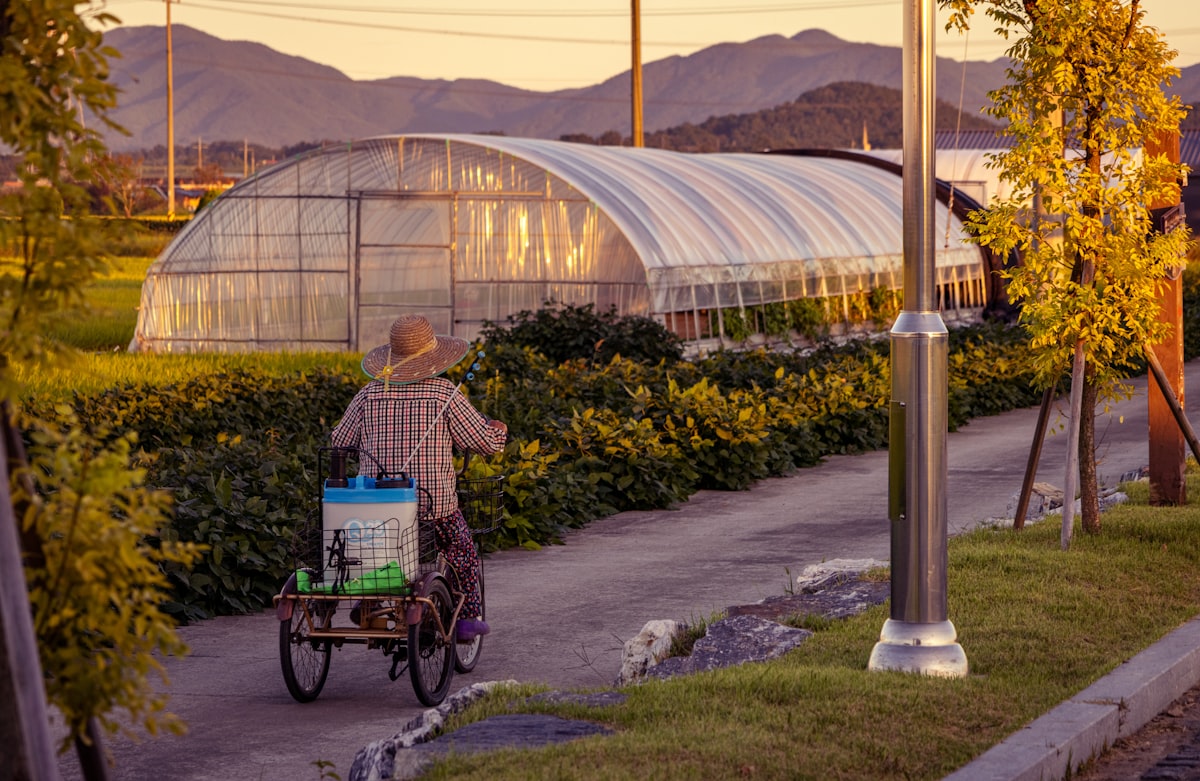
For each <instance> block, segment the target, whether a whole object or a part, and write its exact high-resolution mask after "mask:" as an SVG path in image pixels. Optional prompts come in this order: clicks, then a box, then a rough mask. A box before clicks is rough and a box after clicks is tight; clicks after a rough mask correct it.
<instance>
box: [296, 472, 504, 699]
mask: <svg viewBox="0 0 1200 781" xmlns="http://www.w3.org/2000/svg"><path fill="white" fill-rule="evenodd" d="M369 460H370V458H369V456H368V455H367V454H365V453H361V454H360V453H358V451H356V450H355V449H354V448H322V449H321V450H320V453H319V457H318V470H317V475H318V484H319V485H320V487H321V490H320V496H319V497H318V503H317V512H316V513H315V514H310V516H309V518H308V519H307V520H306V522H305V523H304V524H303V525H302V527H301V528H300V529H299V530H298V532H297V534H296V540H295V544H294V553H295V556H296V569H295V571H294V572H293V573H292V575H291V576H290V577H289V578H288V580H287V582H286V583H285V584H284V586H283V588H282V589H281V591H280V593H279V594H278V595H276V597H275V600H274V601H275V608H276V614H277V617H278V618H279V621H280V624H279V658H280V663H281V666H282V669H283V680H284V683H286V684H287V689H288V692H290V693H291V695H292V697H293V698H295V699H296V700H297V701H299V702H312V701H313V700H315V699H316V698H317V696H318V695H319V694H320V693H321V689H322V688H323V687H324V685H325V679H326V677H327V676H328V674H329V664H330V656H331V654H330V652H331V651H332V649H334V648H341V647H343V646H344V645H348V644H350V645H355V644H357V645H365V646H366V647H367V649H368V650H375V651H380V652H382V654H383V655H384V656H385V657H387V658H389V659H390V660H391V669H390V670H389V672H388V677H389V678H391V679H392V680H393V681H395V680H397V679H398V678H399V677H400V676H401V675H403V673H404V669H405V668H406V667H407V669H408V672H409V677H410V678H411V679H412V685H413V690H414V691H415V692H416V695H417V698H418V699H419V700H420V701H421V703H422V704H424V705H429V706H434V705H438V704H440V703H441V702H442V700H444V699H445V697H446V694H447V692H448V691H449V689H450V682H451V680H452V678H453V676H454V672H455V671H456V670H457V671H458V672H470V671H471V670H472V669H474V668H475V665H476V664H477V663H478V661H479V656H480V652H481V650H482V645H483V637H482V636H476V637H475V638H474V639H472V640H471V641H470V642H456V633H455V627H456V622H457V621H458V619H459V614H460V612H461V611H462V608H463V603H464V601H465V597H464V594H463V589H462V588H461V587H460V585H459V583H460V578H459V574H458V573H456V572H455V571H454V568H453V567H452V566H450V565H449V564H448V563H447V562H446V561H445V559H444V558H442V557H441V556H440V555H439V554H438V552H437V547H436V545H435V543H434V534H433V530H432V528H429V520H430V519H429V518H428V515H429V513H428V512H427V511H426V510H424V509H423V508H426V507H428V504H429V503H428V501H427V497H423V494H422V490H421V487H420V486H418V485H416V481H415V480H413V479H412V478H409V477H407V476H406V475H404V474H397V475H389V474H384V473H381V472H376V474H374V475H373V476H372V475H370V474H363V473H362V472H363V471H364V470H363V468H362V467H363V464H362V463H361V461H369ZM327 461H328V464H329V469H328V477H326V476H325V473H326V470H325V464H326V462H327ZM465 461H466V460H465V459H464V469H463V471H462V472H460V473H459V476H458V483H457V488H458V495H459V506H460V508H461V509H462V511H463V515H464V517H466V519H467V523H468V526H469V527H470V528H471V531H472V533H473V536H476V537H478V536H479V535H482V534H486V533H488V532H491V531H494V530H495V529H496V528H497V526H498V525H499V523H500V522H501V518H502V514H503V495H504V493H503V475H493V476H489V477H483V478H467V477H466V476H465ZM352 462H354V463H358V466H359V469H358V470H357V471H358V472H359V474H357V475H355V476H347V469H348V464H350V463H352ZM368 471H369V470H368ZM477 574H478V579H479V590H480V599H481V602H482V601H483V597H484V593H483V591H484V587H483V563H482V560H480V564H479V571H478V573H477Z"/></svg>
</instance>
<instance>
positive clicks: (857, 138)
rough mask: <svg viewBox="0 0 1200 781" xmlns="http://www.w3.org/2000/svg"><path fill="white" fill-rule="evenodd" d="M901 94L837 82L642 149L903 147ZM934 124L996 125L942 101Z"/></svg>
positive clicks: (605, 139)
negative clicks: (778, 103) (959, 112)
mask: <svg viewBox="0 0 1200 781" xmlns="http://www.w3.org/2000/svg"><path fill="white" fill-rule="evenodd" d="M903 103H904V95H903V93H902V92H901V91H900V90H898V89H892V88H891V87H879V86H876V85H874V84H863V83H861V82H838V83H835V84H829V85H826V86H824V87H819V88H817V89H815V90H810V91H809V92H806V93H804V94H803V95H801V96H800V97H799V98H797V99H796V100H794V101H788V102H787V103H784V104H782V105H779V106H774V107H772V108H767V109H763V110H761V111H755V112H751V113H749V114H727V115H725V116H722V117H710V118H709V119H707V120H705V121H704V122H702V123H700V124H699V125H694V124H692V123H690V122H688V123H685V124H683V125H678V126H676V127H672V128H667V129H666V130H659V131H656V132H654V133H649V134H647V135H646V138H645V143H646V146H650V147H656V148H660V149H674V150H677V151H680V152H758V151H762V150H764V149H798V148H804V147H820V148H833V149H837V148H851V149H854V148H857V149H862V148H864V147H865V146H866V145H868V144H869V145H871V146H875V147H882V148H892V149H898V148H900V147H901V146H902V145H903V140H904V139H903V135H904V117H903V109H904V106H903ZM936 113H937V126H938V127H941V128H960V129H962V130H995V129H997V128H998V127H999V125H997V124H995V123H994V122H991V121H989V120H988V119H986V118H984V117H982V116H979V115H978V114H974V113H967V112H963V115H962V117H961V118H960V117H959V116H958V107H957V106H953V105H951V104H949V103H947V102H946V101H942V100H939V101H938V102H937V112H936ZM614 135H616V134H615V133H608V134H604V135H603V136H601V137H599V138H591V137H589V136H586V135H582V134H581V135H567V136H564V138H565V139H566V140H568V141H580V142H584V143H612V142H615V139H614V138H613V136H614Z"/></svg>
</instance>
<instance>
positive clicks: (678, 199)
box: [134, 134, 983, 351]
mask: <svg viewBox="0 0 1200 781" xmlns="http://www.w3.org/2000/svg"><path fill="white" fill-rule="evenodd" d="M937 220H938V231H939V236H943V235H944V237H945V242H944V246H943V247H942V248H941V249H940V250H939V251H938V253H937V266H938V282H939V284H940V285H942V286H943V287H944V288H945V295H944V300H945V302H946V303H947V304H949V305H951V306H963V307H977V306H980V305H982V303H983V302H982V301H981V300H979V298H980V297H981V296H982V292H981V291H982V283H981V281H980V280H981V277H982V275H983V267H982V263H981V261H980V254H979V251H978V249H977V248H975V247H973V246H970V245H967V244H965V243H964V239H965V238H966V235H965V232H964V231H963V228H962V225H961V224H960V222H959V220H958V219H957V218H956V217H954V216H953V215H951V214H950V213H949V212H948V211H947V210H946V209H945V207H944V206H939V207H938V215H937ZM902 222H903V215H902V198H901V181H900V178H899V177H898V176H897V175H896V174H895V173H893V172H889V171H887V170H881V169H880V168H878V167H875V166H871V165H867V164H864V163H863V162H861V161H855V160H849V159H836V158H823V157H793V156H788V155H762V154H686V153H679V152H671V151H665V150H656V149H641V148H629V147H604V146H591V145H585V144H574V143H566V142H559V141H547V140H539V139H524V138H509V137H505V136H483V135H460V134H452V135H435V134H414V135H397V136H384V137H376V138H368V139H365V140H362V141H355V142H353V143H350V144H346V145H340V146H337V147H328V148H324V149H321V150H314V151H312V152H310V153H307V154H305V155H302V156H299V157H297V158H294V159H292V160H288V161H285V162H282V163H279V164H277V165H275V166H272V167H271V168H268V169H265V170H263V171H261V172H259V173H257V174H255V175H254V176H252V177H250V178H248V179H246V180H244V181H243V182H241V183H240V184H238V185H237V186H236V187H234V188H232V189H230V190H229V191H227V192H226V193H225V194H223V195H222V196H221V197H220V198H218V199H217V200H215V201H214V202H213V203H212V204H210V205H209V206H208V207H206V208H205V209H204V210H203V211H202V212H200V213H199V214H198V215H197V216H196V217H195V219H193V221H192V222H191V223H190V224H189V225H188V226H186V227H185V228H184V229H183V230H182V231H181V232H180V234H179V236H177V237H176V239H175V240H174V241H173V242H172V243H171V245H170V246H169V247H168V248H167V249H166V250H164V252H163V253H162V255H161V256H160V257H159V258H158V259H157V260H156V262H155V263H154V264H153V265H152V267H151V269H150V271H149V273H148V275H147V280H146V284H145V287H144V288H143V293H142V306H141V311H140V314H139V321H138V329H137V334H136V336H135V340H134V342H135V343H134V346H135V347H137V348H144V349H152V350H163V351H179V350H210V349H211V350H220V349H228V350H249V349H366V348H368V347H370V346H373V345H374V344H377V343H382V341H384V334H386V330H387V326H388V324H390V322H391V320H392V319H394V317H395V316H396V315H397V314H399V313H402V312H409V311H420V312H422V313H424V314H426V315H427V316H429V317H430V319H431V320H433V321H434V324H435V327H436V328H437V329H438V330H439V331H442V332H445V333H455V334H459V335H463V336H467V337H468V338H470V337H473V336H474V335H475V334H476V333H477V332H478V330H479V328H480V327H481V325H482V323H483V322H484V321H485V320H490V321H493V322H501V323H502V322H504V320H505V318H506V317H507V316H508V315H510V314H515V313H517V312H519V311H522V310H531V309H538V308H540V307H541V306H542V305H543V303H544V302H545V301H548V300H554V301H558V302H561V303H569V304H576V305H585V304H589V303H590V304H594V305H596V307H597V308H598V309H600V310H607V309H608V308H609V307H610V306H614V307H616V308H617V310H618V311H619V312H620V313H621V314H636V315H646V316H651V317H655V318H657V319H659V320H660V321H661V322H664V323H665V324H667V325H668V326H669V327H671V328H673V329H675V330H676V331H677V332H679V333H680V334H681V335H683V336H684V337H685V338H689V339H703V338H710V337H711V338H719V337H720V336H722V335H723V327H722V319H721V317H720V315H719V313H720V312H722V311H727V310H730V309H736V310H738V311H739V312H740V313H742V314H745V313H746V311H747V309H748V308H749V309H751V310H753V309H754V308H755V307H763V306H768V305H780V304H783V303H786V302H788V301H794V300H796V299H800V298H806V297H821V298H825V299H829V298H834V297H839V296H840V297H843V298H845V297H846V296H850V295H854V294H858V293H860V292H863V291H870V290H872V289H875V288H880V287H883V288H891V289H896V288H898V287H899V286H900V282H901V278H902V276H903V274H902V263H903V261H902Z"/></svg>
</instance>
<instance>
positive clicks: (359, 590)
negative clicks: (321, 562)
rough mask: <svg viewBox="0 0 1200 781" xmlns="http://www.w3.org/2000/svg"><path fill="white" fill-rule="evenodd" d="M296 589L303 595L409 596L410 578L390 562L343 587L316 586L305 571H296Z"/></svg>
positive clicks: (398, 565) (397, 565) (330, 585)
mask: <svg viewBox="0 0 1200 781" xmlns="http://www.w3.org/2000/svg"><path fill="white" fill-rule="evenodd" d="M296 589H297V590H298V591H299V592H300V593H301V594H348V595H353V596H365V595H370V594H407V593H408V592H409V587H408V578H406V577H405V576H404V570H403V569H401V568H400V562H398V561H389V562H388V563H387V564H386V565H384V566H382V567H380V568H379V569H374V570H371V571H370V572H365V573H363V574H362V575H359V576H358V577H357V578H354V579H353V580H350V581H347V582H345V583H343V584H342V585H341V587H335V585H334V584H333V583H321V584H314V583H313V582H312V578H311V577H310V576H309V574H308V572H307V571H305V570H296Z"/></svg>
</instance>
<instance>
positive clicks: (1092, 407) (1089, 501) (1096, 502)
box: [1079, 371, 1100, 534]
mask: <svg viewBox="0 0 1200 781" xmlns="http://www.w3.org/2000/svg"><path fill="white" fill-rule="evenodd" d="M1079 517H1080V520H1081V522H1082V523H1083V530H1084V531H1085V532H1087V533H1088V534H1099V533H1100V485H1099V483H1098V482H1097V480H1096V383H1095V380H1094V377H1093V375H1092V372H1090V371H1089V372H1087V373H1086V374H1085V379H1084V383H1083V403H1082V404H1081V405H1080V415H1079Z"/></svg>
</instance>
